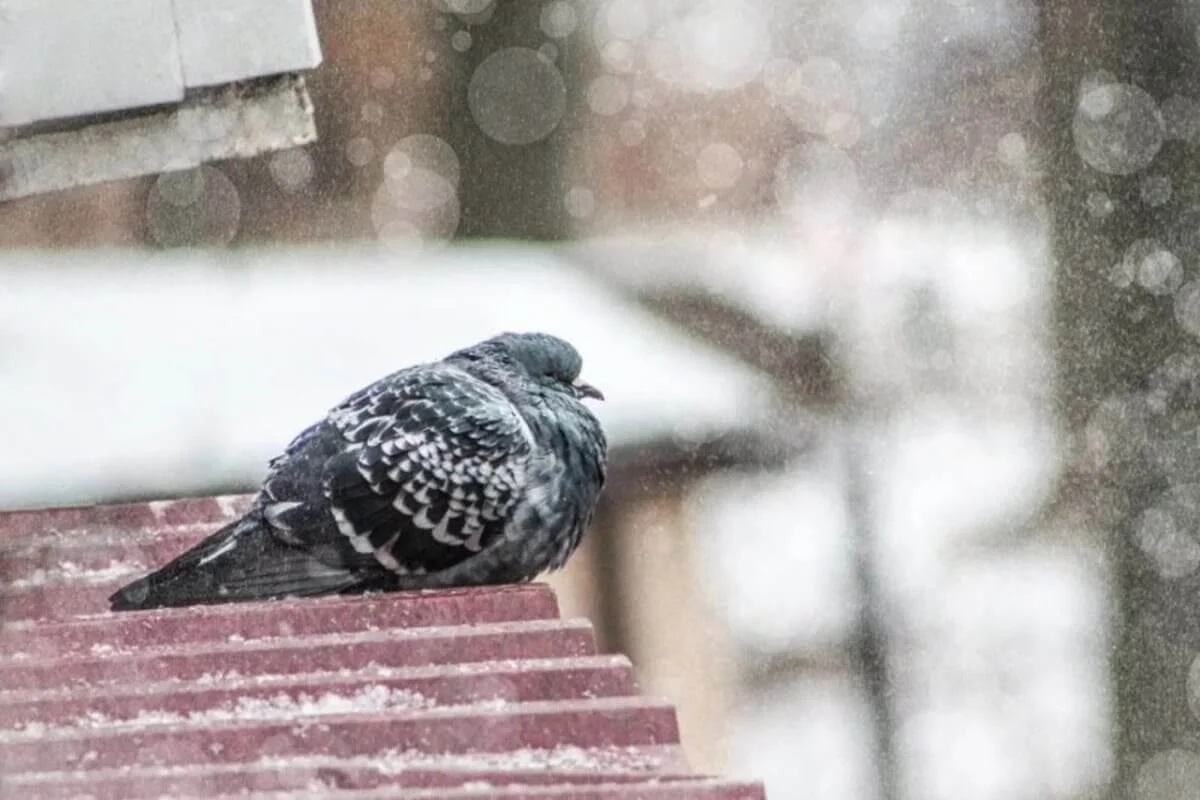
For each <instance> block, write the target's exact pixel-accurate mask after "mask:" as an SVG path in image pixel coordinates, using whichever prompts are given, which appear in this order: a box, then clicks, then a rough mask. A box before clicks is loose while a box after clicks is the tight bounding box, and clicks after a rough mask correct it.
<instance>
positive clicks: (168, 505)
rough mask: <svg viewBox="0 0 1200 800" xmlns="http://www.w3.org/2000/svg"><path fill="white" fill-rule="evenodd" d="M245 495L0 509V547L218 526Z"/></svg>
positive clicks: (243, 504)
mask: <svg viewBox="0 0 1200 800" xmlns="http://www.w3.org/2000/svg"><path fill="white" fill-rule="evenodd" d="M250 500H251V497H250V495H224V496H219V497H200V498H186V499H181V500H162V501H156V502H151V503H129V504H122V505H101V506H72V507H67V508H48V509H36V510H30V511H9V512H5V513H3V514H0V551H4V552H6V553H10V552H11V553H21V552H28V551H31V550H37V549H39V548H42V547H47V546H58V545H65V546H70V545H71V543H72V542H78V541H89V540H95V539H97V538H99V539H104V538H113V539H115V540H118V541H121V540H124V541H129V540H131V539H138V538H151V537H154V536H158V535H160V534H161V532H162V531H163V530H164V529H168V528H175V527H184V526H190V527H194V526H197V525H205V526H215V525H220V524H221V523H223V522H225V521H228V520H230V519H233V518H234V517H235V516H237V515H239V514H241V513H243V512H244V511H245V510H246V509H247V508H249V506H250Z"/></svg>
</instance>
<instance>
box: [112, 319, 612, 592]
mask: <svg viewBox="0 0 1200 800" xmlns="http://www.w3.org/2000/svg"><path fill="white" fill-rule="evenodd" d="M581 366H582V363H581V359H580V357H579V354H578V353H577V352H576V351H575V349H574V348H573V347H571V345H569V344H567V343H566V342H564V341H562V340H561V339H557V338H555V337H552V336H548V335H546V334H502V335H500V336H498V337H495V338H493V339H489V340H487V341H485V342H481V343H480V344H478V345H475V346H473V347H470V348H466V349H464V350H460V351H458V352H456V353H453V354H451V355H450V356H448V357H447V358H446V359H444V360H442V361H439V362H435V363H431V364H423V365H418V366H415V367H410V368H407V369H404V370H400V371H399V372H396V373H393V374H392V375H389V376H387V377H385V378H383V379H382V380H380V381H378V382H376V383H374V384H371V385H370V386H368V387H366V388H364V389H362V390H361V391H359V392H356V393H355V394H353V395H351V396H350V397H349V398H347V399H346V400H345V401H344V402H342V403H341V404H339V405H338V406H336V407H335V408H334V409H332V410H331V411H330V412H329V413H328V415H326V417H325V418H324V419H322V420H320V421H319V422H317V423H316V424H314V425H312V426H311V427H309V428H308V429H306V430H305V431H303V432H302V433H301V434H300V435H299V436H297V437H296V438H295V439H294V440H293V441H292V442H291V443H290V444H289V445H288V447H287V448H286V449H285V450H284V452H283V453H282V454H281V455H279V456H277V457H276V458H275V459H273V460H272V461H271V463H270V465H269V468H268V474H267V477H266V478H265V480H264V481H263V485H262V489H261V491H260V493H259V495H258V498H257V499H256V501H255V503H254V505H253V507H252V508H251V510H250V511H249V512H248V513H247V514H246V515H245V516H244V517H243V518H242V519H240V520H238V521H237V522H235V523H233V524H231V525H229V526H227V527H226V528H224V529H222V530H220V531H218V532H217V533H215V534H213V535H212V536H210V537H209V538H208V539H206V540H205V541H204V542H201V544H199V545H197V547H195V548H193V549H192V550H190V551H188V552H187V553H184V554H183V555H181V556H180V557H178V558H177V559H175V560H174V561H172V562H171V563H170V564H168V565H166V566H165V567H163V568H162V569H160V570H158V571H157V572H155V573H152V574H151V575H149V576H147V577H145V578H142V579H140V580H139V581H135V582H134V583H133V584H130V585H129V586H127V587H125V588H124V589H122V590H121V591H120V592H118V593H116V594H115V595H113V598H112V602H113V607H114V608H115V609H128V608H150V607H155V606H163V605H186V604H193V603H213V602H229V601H236V600H250V599H262V598H266V597H279V596H285V595H313V594H328V593H333V592H354V591H365V590H388V589H404V588H426V587H438V586H443V587H444V586H458V585H476V584H487V583H506V582H516V581H524V580H529V579H532V578H534V577H536V576H537V575H538V574H539V573H541V572H542V571H544V570H546V569H555V568H558V567H561V566H562V565H563V564H564V563H565V562H566V560H567V559H568V558H569V557H570V555H571V553H572V552H573V551H574V550H575V548H576V547H577V546H578V544H579V542H580V539H581V538H582V536H583V533H584V530H585V529H586V527H587V525H588V523H589V521H590V519H591V516H592V512H593V509H594V507H595V504H596V501H597V499H598V497H599V494H600V491H601V489H602V487H603V485H604V480H605V457H606V449H607V444H606V441H605V437H604V433H603V430H602V429H601V427H600V424H599V422H598V421H597V420H596V418H595V416H593V415H592V413H591V412H590V411H589V410H588V409H587V408H586V407H585V406H584V405H583V404H582V402H580V399H581V396H586V395H588V394H589V393H590V391H591V390H590V387H586V385H581V386H582V387H583V388H582V389H581V388H578V387H576V386H575V385H574V383H575V382H576V380H577V378H578V376H579V371H580V368H581ZM581 392H582V393H581ZM596 394H598V393H596Z"/></svg>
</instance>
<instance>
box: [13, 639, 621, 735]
mask: <svg viewBox="0 0 1200 800" xmlns="http://www.w3.org/2000/svg"><path fill="white" fill-rule="evenodd" d="M633 693H634V683H633V672H632V667H631V664H630V663H629V661H628V659H626V658H624V657H622V656H589V657H583V658H559V659H540V660H534V659H529V660H520V661H493V662H480V663H478V664H462V665H450V666H446V665H438V666H432V667H416V668H410V669H392V668H376V669H363V670H358V671H352V670H344V671H343V672H342V673H328V674H321V675H311V674H309V675H298V676H293V675H283V676H262V675H260V676H255V677H253V678H246V679H234V680H226V681H215V682H213V683H205V684H194V683H185V682H182V681H179V680H172V681H164V682H162V683H156V684H148V685H142V684H139V685H136V686H115V687H110V688H109V689H108V690H97V689H94V688H92V687H90V686H89V687H86V688H85V689H76V690H73V691H70V692H67V693H63V692H53V691H52V692H31V693H20V692H8V693H5V694H4V695H0V730H4V729H7V730H10V731H19V730H23V729H24V730H30V729H32V730H40V731H44V730H46V729H47V728H53V727H69V726H72V725H79V726H83V727H88V728H96V727H100V726H102V725H104V724H108V725H111V726H113V727H118V726H121V725H131V724H132V725H138V724H141V723H142V722H146V721H152V720H178V721H183V720H184V719H188V718H190V719H220V718H226V719H235V720H236V719H269V718H282V719H290V718H292V717H294V716H298V715H299V714H300V713H302V712H305V711H306V710H307V713H336V712H344V711H351V710H359V711H371V710H380V711H382V710H389V709H393V708H396V707H404V706H408V707H416V708H420V707H433V706H450V705H466V704H480V703H489V702H491V703H495V702H529V701H534V700H572V699H585V698H593V697H618V696H627V695H632V694H633Z"/></svg>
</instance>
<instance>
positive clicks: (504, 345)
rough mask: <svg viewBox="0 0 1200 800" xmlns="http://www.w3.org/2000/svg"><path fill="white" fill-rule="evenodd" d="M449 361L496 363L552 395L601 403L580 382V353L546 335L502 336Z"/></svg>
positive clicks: (599, 397) (595, 392)
mask: <svg viewBox="0 0 1200 800" xmlns="http://www.w3.org/2000/svg"><path fill="white" fill-rule="evenodd" d="M450 358H451V359H457V360H464V361H467V362H476V363H480V364H482V363H488V362H490V363H492V364H495V363H497V362H498V363H500V364H502V365H503V366H505V367H507V368H508V369H510V370H515V371H516V372H518V373H520V374H521V376H522V377H524V378H527V379H529V380H531V381H533V382H534V383H536V384H538V385H539V386H542V387H544V388H546V389H549V390H551V391H557V392H561V393H564V394H567V395H569V396H571V397H574V398H576V399H582V398H585V397H591V398H594V399H596V400H603V399H604V395H603V394H602V393H601V392H600V390H599V389H597V388H595V387H594V386H590V385H588V384H586V383H584V382H583V381H581V380H580V379H579V374H580V372H581V371H582V370H583V357H582V356H580V355H579V351H578V350H576V349H575V348H574V346H572V345H571V343H570V342H567V341H564V340H563V339H559V338H558V337H557V336H551V335H550V334H548V333H502V334H500V335H499V336H494V337H492V338H491V339H487V340H486V341H483V342H480V343H479V344H477V345H475V346H473V347H468V348H467V349H465V350H460V351H458V352H457V353H455V354H453V355H452V356H450Z"/></svg>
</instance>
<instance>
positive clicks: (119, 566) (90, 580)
mask: <svg viewBox="0 0 1200 800" xmlns="http://www.w3.org/2000/svg"><path fill="white" fill-rule="evenodd" d="M143 569H144V567H143V565H141V564H136V563H133V562H130V561H116V560H112V561H109V562H108V564H107V565H105V566H103V567H97V568H95V569H86V568H84V567H81V566H80V565H79V564H77V563H75V562H74V561H61V562H59V563H58V564H57V565H55V566H53V567H50V568H48V569H47V568H45V567H41V568H38V569H36V570H34V571H33V572H31V573H29V574H28V575H27V576H25V577H24V578H17V579H16V580H14V581H11V582H10V583H9V584H8V585H9V587H10V588H13V589H33V588H38V587H42V586H48V585H53V584H59V583H82V584H85V585H98V584H103V583H111V582H113V581H116V580H120V579H121V578H124V577H126V576H129V575H133V574H135V573H138V572H141V571H142V570H143Z"/></svg>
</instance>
